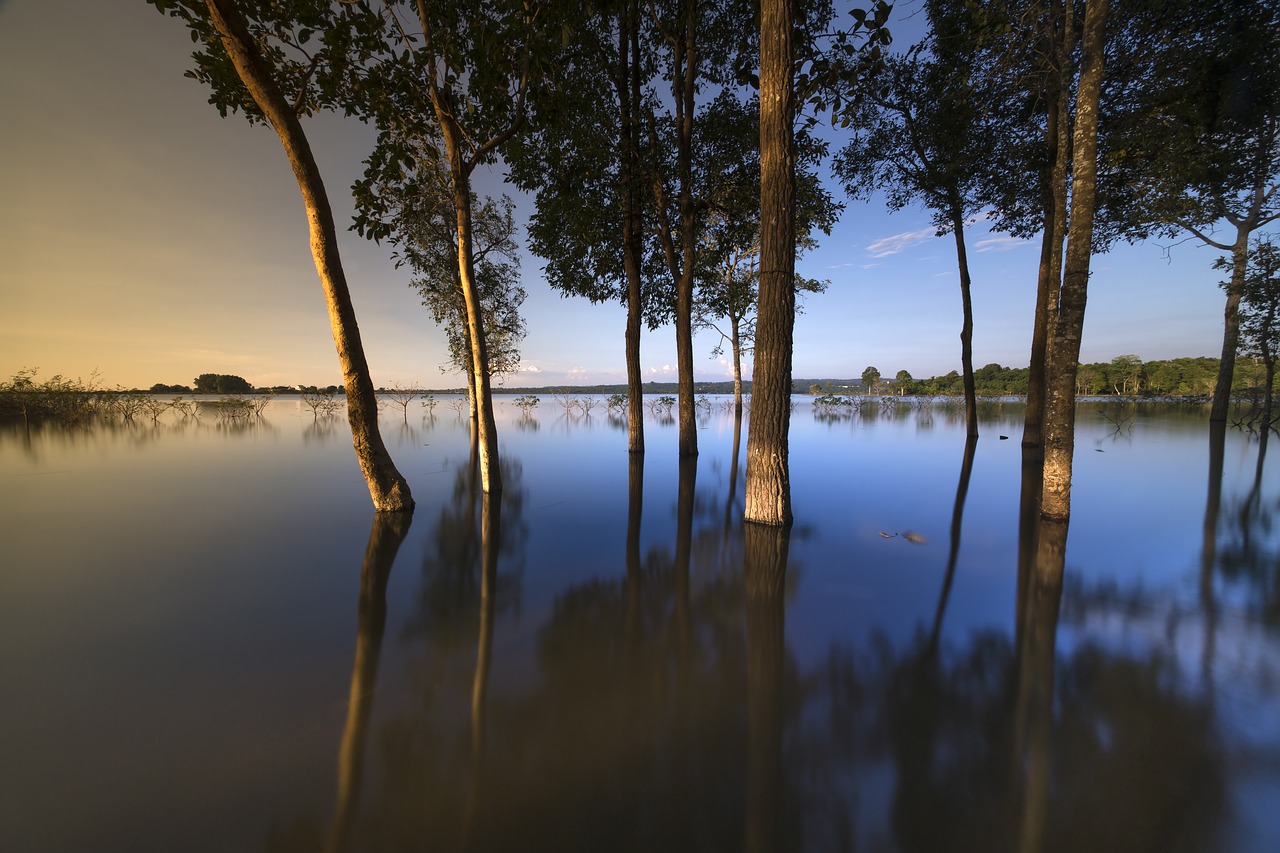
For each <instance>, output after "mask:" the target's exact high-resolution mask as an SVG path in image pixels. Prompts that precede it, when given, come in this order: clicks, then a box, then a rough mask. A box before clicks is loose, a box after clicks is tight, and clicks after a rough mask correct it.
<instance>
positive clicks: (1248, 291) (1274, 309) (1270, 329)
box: [1219, 237, 1280, 433]
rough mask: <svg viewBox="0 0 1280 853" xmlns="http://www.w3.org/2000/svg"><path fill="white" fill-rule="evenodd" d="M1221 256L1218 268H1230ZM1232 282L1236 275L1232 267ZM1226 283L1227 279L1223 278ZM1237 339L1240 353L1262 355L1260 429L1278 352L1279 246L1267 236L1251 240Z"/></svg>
mask: <svg viewBox="0 0 1280 853" xmlns="http://www.w3.org/2000/svg"><path fill="white" fill-rule="evenodd" d="M1232 266H1233V264H1232V262H1231V261H1228V260H1227V259H1226V258H1223V259H1222V260H1221V261H1220V262H1219V268H1225V269H1232ZM1232 273H1233V274H1232V277H1231V279H1232V282H1234V281H1235V278H1236V276H1235V275H1234V270H1232ZM1224 286H1225V287H1230V286H1231V282H1224ZM1240 297H1241V302H1240V343H1241V351H1242V352H1243V354H1244V355H1247V356H1254V357H1257V358H1260V359H1262V365H1263V370H1264V371H1265V373H1264V376H1265V379H1264V380H1263V386H1262V395H1263V396H1262V425H1261V427H1260V429H1261V431H1262V432H1263V433H1266V432H1267V431H1268V430H1269V429H1270V428H1271V420H1272V418H1271V398H1272V393H1273V390H1274V387H1275V378H1276V358H1277V356H1278V355H1280V247H1277V246H1276V244H1275V243H1273V242H1272V241H1271V239H1270V238H1269V237H1264V238H1262V239H1259V240H1256V241H1254V244H1253V251H1252V252H1251V253H1250V258H1249V268H1248V270H1247V271H1246V272H1245V275H1244V287H1243V288H1242V292H1241V294H1240Z"/></svg>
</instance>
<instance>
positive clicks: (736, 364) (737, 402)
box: [729, 317, 742, 420]
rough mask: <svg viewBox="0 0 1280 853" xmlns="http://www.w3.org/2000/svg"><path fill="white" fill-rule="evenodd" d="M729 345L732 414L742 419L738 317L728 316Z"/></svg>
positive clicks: (740, 332)
mask: <svg viewBox="0 0 1280 853" xmlns="http://www.w3.org/2000/svg"><path fill="white" fill-rule="evenodd" d="M729 345H730V346H732V347H733V416H734V417H735V418H737V419H739V420H741V419H742V331H741V330H740V329H739V327H738V318H737V317H730V318H729Z"/></svg>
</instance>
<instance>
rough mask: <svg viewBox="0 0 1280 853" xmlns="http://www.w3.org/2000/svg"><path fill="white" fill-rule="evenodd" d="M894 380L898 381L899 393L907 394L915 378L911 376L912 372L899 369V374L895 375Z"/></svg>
mask: <svg viewBox="0 0 1280 853" xmlns="http://www.w3.org/2000/svg"><path fill="white" fill-rule="evenodd" d="M893 381H894V382H897V383H898V393H899V394H905V393H907V389H908V388H910V387H911V386H912V385H913V384H914V383H915V380H914V379H912V378H911V374H910V373H908V372H907V371H905V370H899V371H898V373H897V375H896V376H894V377H893Z"/></svg>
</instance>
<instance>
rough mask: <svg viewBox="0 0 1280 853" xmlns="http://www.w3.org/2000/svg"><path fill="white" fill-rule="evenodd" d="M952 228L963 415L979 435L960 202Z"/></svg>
mask: <svg viewBox="0 0 1280 853" xmlns="http://www.w3.org/2000/svg"><path fill="white" fill-rule="evenodd" d="M951 211H952V214H951V230H952V232H953V233H954V234H955V237H956V262H957V263H958V264H959V267H960V305H961V308H962V310H963V314H964V320H963V321H962V323H961V325H960V369H961V371H962V372H963V373H964V415H965V427H966V435H968V436H969V437H970V438H977V437H978V395H977V390H976V389H975V388H974V384H973V298H972V297H971V295H970V279H969V255H968V253H967V252H966V251H965V248H964V217H963V216H962V215H961V214H960V203H959V200H956V201H954V202H953V203H952V207H951Z"/></svg>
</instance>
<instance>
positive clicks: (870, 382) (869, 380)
mask: <svg viewBox="0 0 1280 853" xmlns="http://www.w3.org/2000/svg"><path fill="white" fill-rule="evenodd" d="M862 384H863V385H864V386H865V387H866V389H867V392H868V393H870V394H874V393H876V389H877V388H879V387H880V371H879V370H877V369H876V368H874V367H868V368H867V369H866V370H863V371H862Z"/></svg>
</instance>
